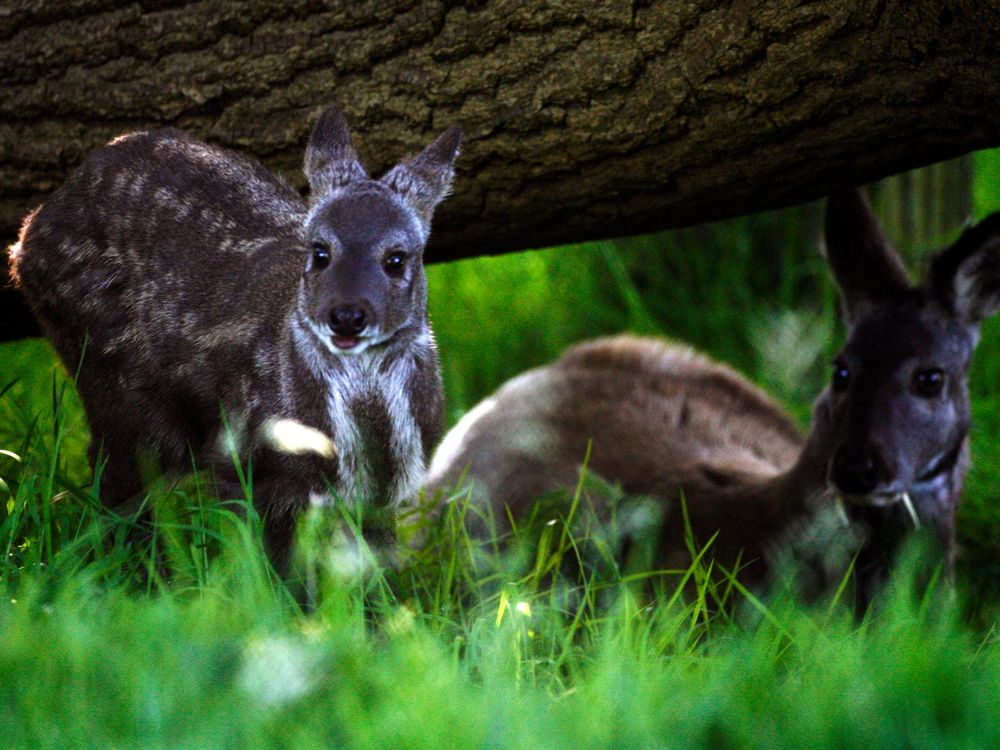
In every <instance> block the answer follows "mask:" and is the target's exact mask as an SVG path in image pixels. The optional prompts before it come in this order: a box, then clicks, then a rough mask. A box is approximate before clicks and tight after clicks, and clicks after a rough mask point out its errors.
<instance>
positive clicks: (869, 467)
mask: <svg viewBox="0 0 1000 750" xmlns="http://www.w3.org/2000/svg"><path fill="white" fill-rule="evenodd" d="M887 474H888V472H887V470H886V466H885V462H884V461H883V460H882V457H881V456H880V455H879V452H878V451H877V450H876V449H874V448H868V447H864V446H855V445H849V444H848V445H842V446H840V448H838V449H837V453H836V455H835V456H834V457H833V467H832V471H831V477H830V478H831V479H832V480H833V483H834V484H835V485H837V489H839V490H840V491H841V492H843V493H844V494H845V495H867V494H869V493H870V492H871V491H872V490H874V489H875V488H876V487H878V485H879V483H880V482H881V481H882V479H883V478H884V477H886V476H887Z"/></svg>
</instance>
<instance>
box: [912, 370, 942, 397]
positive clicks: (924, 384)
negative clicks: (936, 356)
mask: <svg viewBox="0 0 1000 750" xmlns="http://www.w3.org/2000/svg"><path fill="white" fill-rule="evenodd" d="M912 388H913V392H914V393H916V394H917V395H918V396H922V397H924V398H934V397H935V396H940V395H941V390H942V389H943V388H944V372H943V371H942V370H941V368H940V367H931V368H929V369H927V370H917V371H916V372H915V373H913V385H912Z"/></svg>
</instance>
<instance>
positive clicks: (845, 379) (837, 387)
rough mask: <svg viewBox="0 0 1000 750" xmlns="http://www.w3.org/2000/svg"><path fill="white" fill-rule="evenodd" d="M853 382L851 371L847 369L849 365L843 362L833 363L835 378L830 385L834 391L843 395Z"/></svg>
mask: <svg viewBox="0 0 1000 750" xmlns="http://www.w3.org/2000/svg"><path fill="white" fill-rule="evenodd" d="M850 382H851V371H850V370H848V369H847V365H845V364H844V363H842V362H834V363H833V378H831V380H830V385H831V386H832V387H833V390H834V391H835V392H837V393H843V392H844V391H845V390H847V385H848V383H850Z"/></svg>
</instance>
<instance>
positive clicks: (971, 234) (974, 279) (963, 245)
mask: <svg viewBox="0 0 1000 750" xmlns="http://www.w3.org/2000/svg"><path fill="white" fill-rule="evenodd" d="M929 286H930V290H931V293H932V294H934V295H935V296H936V297H937V298H938V299H940V300H941V301H942V302H943V303H944V304H945V306H946V307H948V308H949V309H950V310H952V311H953V312H954V313H955V315H957V316H958V317H959V318H960V319H961V320H962V321H963V322H964V323H967V324H970V325H977V324H978V323H979V322H980V321H982V320H983V319H985V318H988V317H989V316H990V315H992V314H993V313H995V312H996V311H997V309H998V308H1000V212H998V213H995V214H991V215H990V216H988V217H986V218H985V219H983V220H982V221H981V222H979V223H978V224H976V226H974V227H971V228H970V229H966V230H965V231H964V232H963V233H962V236H961V237H959V238H958V240H957V241H956V242H955V244H954V245H952V246H951V247H949V248H948V249H947V250H945V251H943V252H941V253H940V254H939V255H937V256H936V257H935V258H934V260H933V261H932V263H931V271H930V280H929Z"/></svg>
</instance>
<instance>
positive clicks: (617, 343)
mask: <svg viewBox="0 0 1000 750" xmlns="http://www.w3.org/2000/svg"><path fill="white" fill-rule="evenodd" d="M825 233H826V244H827V253H828V258H829V263H830V266H831V269H832V271H833V275H834V277H835V278H836V281H837V284H838V286H839V287H840V291H841V297H842V303H843V309H844V312H845V315H846V320H847V324H848V327H849V336H848V341H847V344H846V345H845V346H844V348H843V349H842V350H841V351H840V353H839V354H838V355H837V358H836V361H835V364H834V370H833V378H832V382H831V383H830V385H829V387H828V388H827V389H826V390H824V392H823V393H822V394H821V395H820V397H819V399H818V400H817V402H816V404H815V407H814V411H813V420H812V429H811V432H810V434H809V435H808V436H807V437H806V438H804V439H803V437H802V436H801V435H800V433H799V432H798V430H797V429H796V427H795V426H794V424H793V423H792V422H791V421H790V419H789V418H788V417H787V416H786V414H785V412H784V411H783V410H782V409H781V408H780V407H779V406H778V405H777V404H776V403H775V402H774V401H772V400H771V399H770V398H769V397H767V396H766V395H765V394H764V393H763V392H761V391H760V390H759V389H757V388H756V387H755V386H753V385H751V384H750V383H749V382H747V381H746V380H745V379H744V378H742V377H741V376H740V375H738V374H737V373H735V372H733V371H732V370H730V369H729V368H727V367H724V366H722V365H719V364H716V363H713V362H711V361H710V360H708V359H707V358H705V357H704V356H701V355H699V354H696V353H695V352H693V351H692V350H690V349H688V348H686V347H682V346H677V345H673V344H667V343H664V342H658V341H654V340H650V339H640V338H633V337H631V336H619V337H616V338H609V339H601V340H597V341H593V342H589V343H584V344H581V345H578V346H575V347H573V348H572V349H570V350H569V351H568V352H566V353H565V354H564V355H563V357H562V358H561V359H560V360H558V361H557V362H555V363H553V364H551V365H548V366H545V367H541V368H538V369H536V370H532V371H530V372H527V373H525V374H523V375H521V376H519V377H517V378H514V379H513V380H511V381H509V382H508V383H506V384H505V385H504V386H503V387H501V388H500V390H499V391H497V393H495V394H494V395H493V396H492V397H490V398H488V399H486V400H485V401H483V402H482V403H480V404H479V405H478V406H476V407H475V408H474V409H472V410H471V411H470V412H469V413H468V414H466V415H465V417H464V418H463V419H462V420H461V421H460V422H459V424H458V425H457V426H456V427H455V428H454V429H453V430H452V431H451V432H450V433H449V434H448V435H446V437H445V439H444V441H443V442H442V444H441V446H440V447H439V449H438V451H437V453H436V455H435V456H434V459H433V460H432V463H431V468H430V472H429V475H428V481H427V484H426V488H427V489H428V490H429V491H430V492H434V491H437V490H446V489H450V488H455V487H456V486H457V487H458V488H459V489H462V488H470V489H471V495H472V498H473V502H474V503H477V504H480V505H483V506H487V507H490V508H491V509H492V515H493V517H494V518H496V519H499V521H500V523H504V519H505V518H506V517H507V512H508V511H509V513H510V514H511V517H513V518H514V519H524V518H525V517H527V515H528V513H529V511H530V509H531V507H532V504H533V502H534V501H535V499H536V498H538V497H539V496H541V495H544V494H546V493H550V492H552V491H553V490H559V489H570V490H572V488H574V487H575V486H576V485H577V483H578V481H579V477H580V470H581V461H582V459H583V457H584V456H585V454H586V452H587V448H588V443H590V444H591V452H590V458H589V465H588V471H590V472H594V473H596V474H598V475H599V476H600V477H602V478H603V479H605V480H607V481H609V482H611V483H614V484H618V485H620V486H621V488H622V490H623V491H624V492H626V493H628V494H635V495H651V496H653V497H655V498H656V499H657V501H658V504H659V505H661V506H662V508H663V525H662V528H661V529H660V531H659V532H658V535H657V536H658V541H657V544H658V551H657V557H658V560H657V562H658V564H659V565H662V566H664V567H686V564H689V562H690V554H689V550H688V547H687V545H686V543H685V538H684V522H683V518H682V515H681V504H680V503H679V502H678V500H679V498H680V496H681V494H682V493H683V498H684V501H685V504H686V507H687V513H688V516H689V520H690V527H691V530H692V531H693V534H694V536H695V538H696V539H697V540H700V541H701V542H702V543H704V542H705V541H706V540H708V539H709V538H710V537H711V536H712V535H713V534H715V533H716V532H718V536H717V538H716V540H715V542H714V546H713V548H712V553H713V554H714V555H715V558H716V560H717V561H719V562H724V563H728V564H729V565H732V564H734V562H735V561H736V560H737V559H740V560H742V561H743V562H746V563H747V566H746V567H745V568H744V570H743V573H742V575H743V578H744V580H745V581H746V582H748V583H753V582H759V581H760V579H761V578H762V577H763V576H764V575H765V574H766V573H767V571H768V569H769V566H770V564H771V562H772V560H773V553H774V551H775V550H774V546H775V545H778V544H780V543H781V541H782V540H783V539H785V538H787V537H788V536H789V534H794V533H795V530H796V528H804V527H803V526H802V524H804V523H807V522H808V521H809V519H810V518H811V517H812V515H813V513H814V512H815V511H816V510H817V509H821V508H827V509H828V508H830V507H832V506H833V501H834V499H835V498H836V499H837V501H838V502H840V501H841V500H842V502H843V507H844V509H845V511H846V514H847V517H849V519H850V523H851V524H852V525H853V527H854V530H855V531H857V530H860V531H861V532H863V536H862V538H863V539H864V541H863V543H862V544H861V548H860V550H859V551H858V557H857V562H856V571H857V575H858V584H859V585H858V586H857V589H856V591H857V593H858V603H859V606H861V607H864V606H866V604H867V601H868V598H869V597H870V595H871V593H872V592H873V591H874V590H875V589H876V588H877V587H878V585H879V583H880V582H881V581H882V579H883V578H884V577H885V575H886V573H887V571H888V569H889V568H890V566H891V564H892V561H893V557H894V555H895V553H896V552H897V549H898V547H899V544H900V542H901V540H902V538H903V537H904V536H905V535H906V533H907V532H908V531H909V530H911V529H912V528H913V527H914V525H916V524H919V525H923V526H926V527H929V528H930V529H931V530H932V531H933V534H934V537H935V538H936V539H937V541H938V542H939V544H940V547H941V550H942V553H943V560H944V564H945V566H946V568H947V569H948V570H950V569H951V568H952V566H953V564H954V559H955V510H956V507H957V505H958V501H959V495H960V493H961V489H962V480H963V476H964V474H965V470H966V466H967V461H968V458H967V455H968V447H967V444H968V438H967V435H968V429H969V397H968V388H967V383H966V373H967V372H968V368H969V363H970V360H971V358H972V353H973V350H974V349H975V346H976V343H977V336H978V329H979V324H980V322H981V321H982V320H983V319H984V318H985V317H987V316H988V315H990V314H992V313H993V312H994V311H995V310H996V309H997V307H998V304H1000V214H994V215H993V216H991V217H989V218H988V219H986V220H985V221H983V222H982V223H980V224H979V225H978V226H976V227H974V228H971V229H969V230H968V231H966V232H965V233H964V234H963V235H962V236H961V238H960V239H959V240H958V241H957V242H956V243H955V244H954V245H953V246H952V247H950V248H949V249H947V250H945V251H944V252H942V253H941V254H940V255H938V256H937V257H936V258H935V259H934V261H933V265H932V267H931V270H930V273H929V275H928V278H927V279H926V281H925V282H924V283H923V284H922V285H920V286H911V285H910V283H909V281H908V279H907V275H906V272H905V271H904V269H903V266H902V263H901V261H900V259H899V256H898V255H897V254H896V252H895V251H894V250H893V249H892V248H891V247H890V245H889V243H888V242H887V240H886V239H885V237H884V236H883V234H882V231H881V229H880V228H879V226H878V224H877V221H876V219H875V218H874V216H873V215H872V213H871V210H870V208H869V206H868V204H867V202H866V200H865V198H864V197H863V195H862V194H861V193H859V192H848V193H844V194H839V195H835V196H833V197H831V198H830V200H829V202H828V206H827V213H826V229H825ZM597 502H598V503H600V502H601V501H600V499H598V500H597ZM600 511H601V509H600V508H598V512H599V513H600ZM740 556H741V557H740Z"/></svg>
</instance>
